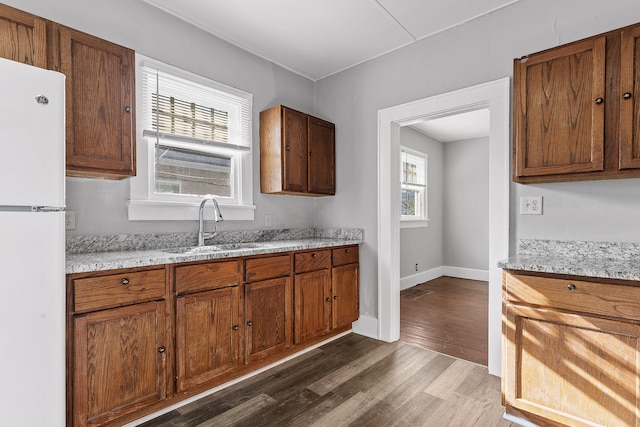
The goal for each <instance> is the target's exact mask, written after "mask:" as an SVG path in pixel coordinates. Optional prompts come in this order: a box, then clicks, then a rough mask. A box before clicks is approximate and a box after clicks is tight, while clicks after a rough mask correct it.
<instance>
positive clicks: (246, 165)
mask: <svg viewBox="0 0 640 427" xmlns="http://www.w3.org/2000/svg"><path fill="white" fill-rule="evenodd" d="M142 67H150V68H154V69H157V70H158V71H160V72H164V73H167V74H170V75H172V76H175V77H178V78H181V79H185V80H187V81H189V82H193V83H196V84H201V85H204V86H208V87H210V88H212V89H214V90H217V91H222V92H224V93H226V94H230V95H234V96H237V97H242V98H245V99H246V100H247V102H248V103H249V114H248V117H247V120H248V121H249V122H248V124H246V123H244V124H245V132H246V134H245V135H244V137H245V141H247V143H246V145H244V146H240V145H235V144H233V143H231V144H213V145H212V146H206V147H205V146H201V147H199V150H198V151H202V152H211V153H218V154H223V155H225V156H226V155H229V154H231V155H232V177H231V179H232V181H233V188H232V193H233V197H231V198H228V197H217V196H216V200H217V201H218V203H219V205H220V210H221V211H222V214H223V216H224V219H225V220H228V221H253V220H254V213H255V209H256V207H255V205H254V204H253V149H252V146H253V135H252V133H253V126H252V123H251V120H252V115H253V108H252V103H253V95H252V94H250V93H247V92H244V91H241V90H238V89H235V88H233V87H230V86H227V85H224V84H222V83H219V82H216V81H214V80H211V79H208V78H205V77H202V76H198V75H196V74H193V73H190V72H188V71H185V70H181V69H179V68H176V67H173V66H171V65H168V64H165V63H162V62H160V61H156V60H154V59H151V58H148V57H146V56H143V55H141V54H138V53H136V99H137V101H136V111H137V112H139V113H140V114H139V119H138V120H136V153H137V156H136V157H137V159H138V160H137V171H138V172H137V175H136V176H135V177H132V178H131V180H130V196H131V197H130V199H129V203H128V217H129V220H132V221H136V220H185V221H193V220H196V219H197V218H198V208H199V206H200V202H201V201H202V199H203V197H204V196H205V195H182V194H171V193H156V192H155V144H156V142H157V141H158V140H160V141H162V135H161V134H160V135H159V136H157V135H156V132H153V131H151V132H150V131H149V130H148V129H145V125H147V124H148V120H149V118H148V114H147V111H148V108H149V106H148V105H145V100H146V99H148V97H147V96H146V95H145V93H144V91H145V88H144V87H143V85H142V84H141V82H142V78H143V70H142ZM158 138H159V139H158ZM177 139H178V138H172V139H171V141H168V140H165V141H162V142H163V145H170V146H183V147H184V146H185V145H189V144H190V143H189V142H180V141H179V140H177ZM208 211H209V210H206V212H205V219H213V213H212V212H208Z"/></svg>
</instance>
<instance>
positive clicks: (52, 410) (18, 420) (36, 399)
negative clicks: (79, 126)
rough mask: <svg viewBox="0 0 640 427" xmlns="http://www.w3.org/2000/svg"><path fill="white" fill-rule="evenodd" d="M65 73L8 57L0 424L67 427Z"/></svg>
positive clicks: (3, 119)
mask: <svg viewBox="0 0 640 427" xmlns="http://www.w3.org/2000/svg"><path fill="white" fill-rule="evenodd" d="M64 84H65V77H64V75H63V74H60V73H57V72H53V71H48V70H44V69H41V68H37V67H32V66H29V65H25V64H21V63H18V62H14V61H9V60H6V59H2V58H0V366H2V375H1V377H2V387H0V407H1V408H2V420H1V421H0V424H2V425H6V426H20V427H32V426H33V427H36V426H37V427H41V426H48V427H58V426H64V425H65V242H64V241H65V227H64V222H65V221H64V204H65V135H64V131H65V121H64V114H65V108H64V102H65V101H64V93H65V92H64Z"/></svg>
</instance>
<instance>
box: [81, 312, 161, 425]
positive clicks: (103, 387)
mask: <svg viewBox="0 0 640 427" xmlns="http://www.w3.org/2000/svg"><path fill="white" fill-rule="evenodd" d="M73 343H74V351H73V425H75V426H99V425H102V424H104V423H107V422H109V421H112V420H115V419H117V418H119V417H121V416H123V415H126V414H129V413H132V412H135V411H137V410H139V409H141V408H144V407H146V406H148V405H151V404H153V403H157V402H159V401H161V400H163V399H164V398H165V397H166V396H167V375H166V373H167V368H168V366H167V353H166V351H167V341H166V338H165V302H164V301H153V302H147V303H141V304H135V305H130V306H127V307H122V308H114V309H109V310H104V311H97V312H92V313H88V314H83V315H79V316H75V317H74V318H73Z"/></svg>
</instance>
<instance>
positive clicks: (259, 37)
mask: <svg viewBox="0 0 640 427" xmlns="http://www.w3.org/2000/svg"><path fill="white" fill-rule="evenodd" d="M142 1H144V2H146V3H149V4H150V5H152V6H155V7H158V8H159V9H162V10H164V11H166V12H168V13H170V14H172V15H174V16H176V17H178V18H180V19H182V20H184V21H186V22H188V23H190V24H192V25H195V26H197V27H199V28H201V29H203V30H205V31H207V32H209V33H211V34H214V35H215V36H217V37H220V38H222V39H224V40H226V41H228V42H230V43H232V44H234V45H236V46H238V47H240V48H242V49H244V50H247V51H249V52H252V53H254V54H256V55H258V56H260V57H262V58H265V59H267V60H269V61H271V62H274V63H276V64H278V65H280V66H282V67H284V68H287V69H289V70H291V71H293V72H295V73H298V74H300V75H302V76H305V77H307V78H309V79H311V80H313V81H317V80H319V79H322V78H324V77H327V76H330V75H332V74H335V73H337V72H339V71H342V70H345V69H347V68H350V67H353V66H355V65H357V64H360V63H362V62H365V61H367V60H369V59H373V58H375V57H377V56H380V55H383V54H385V53H388V52H391V51H393V50H395V49H399V48H401V47H403V46H406V45H408V44H411V43H414V42H416V41H417V40H420V39H423V38H425V37H429V36H431V35H433V34H436V33H439V32H442V31H445V30H447V29H449V28H452V27H455V26H457V25H462V24H464V23H465V22H468V21H470V20H472V19H475V18H478V17H481V16H483V15H486V14H489V13H492V12H494V11H496V10H498V9H501V8H504V7H508V6H510V5H512V4H514V3H516V2H518V1H520V0H401V1H400V0H232V1H229V0H142ZM484 111H485V113H482V112H471V113H465V114H463V115H455V116H451V117H444V118H440V119H435V120H430V121H428V122H424V123H419V124H415V125H412V126H413V127H414V128H415V129H417V130H419V131H420V132H423V133H425V134H427V135H429V136H431V137H433V138H434V139H436V140H438V141H441V142H446V141H456V140H463V139H469V138H474V137H479V136H486V135H488V132H489V131H488V129H489V119H488V110H484ZM483 114H484V115H483Z"/></svg>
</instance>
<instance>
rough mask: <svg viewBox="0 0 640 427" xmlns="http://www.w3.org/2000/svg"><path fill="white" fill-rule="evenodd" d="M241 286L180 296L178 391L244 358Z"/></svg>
mask: <svg viewBox="0 0 640 427" xmlns="http://www.w3.org/2000/svg"><path fill="white" fill-rule="evenodd" d="M239 305H240V304H239V291H238V286H233V287H228V288H223V289H216V290H212V291H207V292H198V293H195V294H192V295H185V296H179V297H178V298H177V299H176V392H177V393H182V392H183V391H185V390H188V389H190V388H192V387H195V386H198V385H200V384H204V383H206V382H209V381H211V380H214V379H215V378H217V377H219V376H220V375H223V374H226V373H228V372H230V371H233V370H234V369H236V368H237V367H238V364H239V362H240V331H239V324H240V316H239Z"/></svg>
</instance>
